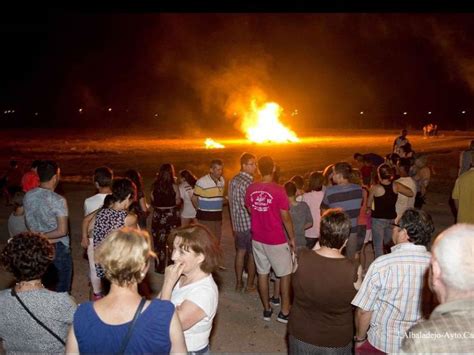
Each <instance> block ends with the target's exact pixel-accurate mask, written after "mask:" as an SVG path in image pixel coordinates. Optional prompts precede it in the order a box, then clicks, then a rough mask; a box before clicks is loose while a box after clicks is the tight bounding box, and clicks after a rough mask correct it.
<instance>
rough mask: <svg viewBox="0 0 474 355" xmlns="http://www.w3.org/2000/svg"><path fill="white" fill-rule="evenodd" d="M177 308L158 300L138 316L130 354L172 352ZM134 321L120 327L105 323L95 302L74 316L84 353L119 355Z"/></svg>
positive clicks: (80, 348) (86, 305) (119, 325)
mask: <svg viewBox="0 0 474 355" xmlns="http://www.w3.org/2000/svg"><path fill="white" fill-rule="evenodd" d="M173 313H174V305H173V304H172V303H171V302H170V301H162V300H158V299H154V300H153V301H151V303H150V304H149V306H148V307H147V308H146V309H145V310H143V311H142V313H141V314H140V315H139V316H138V319H137V322H136V324H135V327H134V329H133V333H132V336H131V337H130V341H129V342H128V345H127V347H126V352H127V353H134V354H143V353H154V354H168V353H169V352H170V350H171V340H170V324H171V318H172V317H173ZM130 323H131V321H130V322H127V323H124V324H118V325H110V324H106V323H104V322H103V321H102V320H101V319H100V318H99V316H98V315H97V313H96V312H95V310H94V307H93V303H92V302H86V303H83V304H81V305H80V306H79V307H78V309H77V311H76V313H75V314H74V321H73V325H74V333H75V335H76V339H77V343H78V345H79V352H80V353H118V352H119V350H120V347H121V346H122V341H123V339H124V338H125V336H126V335H127V332H128V327H129V326H130Z"/></svg>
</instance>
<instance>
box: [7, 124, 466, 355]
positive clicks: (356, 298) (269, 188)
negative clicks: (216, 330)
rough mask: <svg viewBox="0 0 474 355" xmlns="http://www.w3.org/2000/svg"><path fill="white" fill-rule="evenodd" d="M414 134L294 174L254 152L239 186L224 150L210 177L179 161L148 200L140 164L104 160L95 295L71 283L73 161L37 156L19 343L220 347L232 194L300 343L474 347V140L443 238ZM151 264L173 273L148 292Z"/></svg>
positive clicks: (92, 218)
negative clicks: (227, 171)
mask: <svg viewBox="0 0 474 355" xmlns="http://www.w3.org/2000/svg"><path fill="white" fill-rule="evenodd" d="M407 135H408V132H407V131H406V130H403V131H402V133H401V135H400V136H399V137H397V138H396V139H395V141H394V144H393V149H392V151H391V152H389V153H388V154H387V155H386V156H385V157H382V156H380V155H378V154H375V153H365V154H361V153H356V154H354V162H353V163H352V164H351V163H350V162H337V163H335V164H331V165H329V166H328V167H326V168H325V169H324V170H323V171H313V172H309V173H308V174H307V175H305V176H300V175H295V176H293V177H292V178H291V179H290V180H289V181H280V179H281V177H280V174H279V171H278V167H277V166H276V164H275V162H274V160H273V159H272V157H270V156H261V157H259V158H258V159H257V157H256V156H255V155H253V154H251V153H243V154H242V155H241V157H240V171H239V172H238V173H237V174H236V175H235V176H234V177H232V179H231V180H230V181H229V183H228V186H226V181H225V179H224V177H223V169H224V163H223V161H222V160H219V159H214V160H212V161H211V162H210V165H209V172H208V173H207V174H205V175H204V176H202V177H200V178H196V177H195V175H194V174H193V173H192V172H191V171H189V170H182V171H180V172H179V174H178V177H177V176H176V173H175V169H174V166H173V165H172V164H171V163H166V164H162V165H161V167H160V169H159V171H158V173H157V175H156V179H155V181H154V182H153V184H152V187H151V195H150V196H149V199H148V196H145V193H144V186H143V181H142V178H141V175H140V173H139V172H138V171H136V170H128V171H127V172H126V173H125V174H124V175H123V177H114V173H113V171H112V170H111V169H110V168H108V167H99V168H97V169H96V170H95V171H94V174H93V183H94V185H95V188H96V189H97V193H96V194H95V195H93V196H91V197H89V198H87V199H86V200H85V201H84V218H83V222H82V228H81V231H82V240H81V245H82V247H83V248H85V249H86V250H87V255H88V262H89V280H90V287H91V301H90V302H85V303H83V304H81V305H79V306H77V305H76V303H75V301H74V299H72V298H71V297H70V296H69V294H70V291H71V277H72V258H71V249H70V238H69V234H70V233H69V224H68V215H69V212H68V205H67V201H66V199H65V198H64V197H63V196H61V195H59V194H58V193H56V192H55V189H56V187H57V185H58V182H59V180H60V169H59V166H58V164H57V163H56V162H54V161H50V160H44V161H35V162H34V163H33V164H32V169H31V170H30V171H28V172H27V173H26V174H24V175H19V174H16V175H18V176H17V177H16V178H15V181H14V183H13V184H12V185H11V186H10V192H12V196H11V199H9V200H8V203H13V208H14V211H13V212H12V214H11V215H10V218H9V222H8V228H9V233H10V237H11V238H10V240H9V242H8V243H7V245H6V247H5V248H4V250H3V251H2V252H1V254H0V261H1V263H2V264H3V265H4V266H5V268H6V270H8V271H9V272H11V273H12V274H13V275H14V277H15V279H16V284H14V285H12V287H11V288H9V289H7V290H3V291H0V306H1V307H0V338H1V339H2V340H3V347H4V349H5V350H6V351H11V352H63V351H64V350H65V351H66V352H67V353H77V352H89V353H91V352H92V353H96V352H114V353H123V352H133V353H145V352H152V353H154V352H158V353H170V352H171V353H184V352H190V353H195V354H206V353H209V352H210V351H211V349H210V343H209V338H210V334H211V330H212V326H213V320H214V317H215V315H216V312H217V308H218V303H219V288H218V286H217V284H216V277H217V273H218V272H219V270H222V269H225V268H224V267H223V266H222V265H223V263H222V257H223V255H222V250H221V247H220V244H221V238H222V220H223V211H224V208H226V207H227V206H228V208H229V217H230V221H231V226H232V232H233V237H234V241H235V256H234V266H235V267H234V271H235V291H236V292H246V293H254V292H256V291H258V295H259V297H260V300H261V303H262V307H263V310H262V319H263V321H271V320H272V317H273V313H274V311H275V310H278V313H277V314H276V320H277V321H278V322H281V323H285V324H288V325H287V330H288V344H289V347H288V349H289V352H290V353H295V354H298V353H315V354H316V353H324V354H326V353H327V354H329V353H331V354H334V353H337V354H351V353H353V352H355V353H361V354H362V353H397V352H404V351H406V352H413V351H415V352H431V351H434V350H439V349H447V350H446V351H456V352H469V351H471V350H472V348H473V346H474V336H473V334H472V325H473V323H474V317H473V313H472V309H473V307H474V298H473V293H474V278H473V276H472V275H473V273H472V269H473V268H474V265H473V261H472V260H473V259H472V255H470V253H471V254H472V249H473V247H474V244H473V243H474V225H473V224H474V218H473V213H472V211H473V209H472V201H474V198H473V197H474V196H473V194H474V188H473V187H472V186H474V181H471V180H472V179H474V163H473V162H474V159H473V157H474V155H473V154H472V151H474V141H473V142H471V147H470V150H467V151H465V152H462V153H461V158H460V162H461V163H462V166H461V168H462V169H464V170H461V169H460V176H459V178H458V179H457V181H456V184H455V188H454V190H453V195H452V197H453V199H454V201H455V204H456V206H457V207H458V224H456V225H455V226H452V227H450V228H448V229H447V230H445V231H444V232H443V233H442V234H441V235H439V236H438V237H437V238H436V239H435V242H434V244H433V246H432V247H431V252H430V246H431V243H432V240H433V237H434V236H433V233H434V223H433V220H432V218H431V216H430V215H429V214H428V213H426V212H425V211H424V210H423V205H424V203H426V200H425V195H426V191H427V187H428V185H429V180H430V175H431V170H430V168H429V167H428V166H427V159H426V156H425V155H420V154H416V153H415V152H414V151H413V150H412V147H411V144H410V142H409V139H408V138H407ZM469 159H470V160H469ZM15 163H16V162H15ZM11 165H12V169H14V167H13V165H15V164H11ZM16 166H17V164H16ZM257 173H258V174H259V175H260V178H259V179H256V178H255V177H256V176H257ZM12 176H15V174H12ZM226 188H227V194H226ZM147 201H149V202H150V205H149V204H148V202H147ZM147 221H148V222H150V223H147ZM148 225H150V226H151V228H150V233H149V232H148V230H147V226H148ZM371 248H372V249H373V253H374V258H375V259H374V261H373V262H372V263H370V265H369V263H366V262H365V261H364V258H365V254H366V253H365V252H366V251H367V250H368V249H371ZM428 270H429V271H430V272H429V280H427V278H426V275H427V272H428ZM150 271H152V272H153V271H154V272H156V273H158V274H163V284H162V288H161V291H160V292H159V293H158V294H157V295H156V297H151V299H150V297H148V299H147V298H146V297H144V296H143V293H142V292H141V291H140V285H141V284H142V283H143V282H145V281H144V280H145V279H146V275H147V273H149V272H150ZM245 274H246V281H245V277H244V276H245ZM244 281H245V284H244ZM428 281H429V282H428ZM272 283H273V287H271V286H272ZM430 289H431V291H430ZM435 296H436V297H435ZM437 304H438V305H437ZM436 305H437V307H436V308H434V307H435V306H436ZM433 309H434V310H433ZM430 314H431V315H430ZM428 318H429V320H428ZM18 320H20V321H18ZM428 331H431V332H439V333H440V334H441V333H444V332H452V333H456V334H464V337H462V336H460V337H454V336H453V337H445V338H444V339H440V338H437V339H436V341H433V342H429V341H427V340H426V338H425V337H423V336H422V335H420V334H424V333H425V332H428ZM469 331H471V333H470V334H471V336H468V335H467V336H466V334H467V333H469ZM463 332H464V333H463Z"/></svg>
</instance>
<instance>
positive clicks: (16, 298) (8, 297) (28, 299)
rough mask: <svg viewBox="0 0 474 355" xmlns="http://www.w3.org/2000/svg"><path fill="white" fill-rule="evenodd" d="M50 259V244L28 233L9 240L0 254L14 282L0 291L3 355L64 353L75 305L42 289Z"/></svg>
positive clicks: (70, 299)
mask: <svg viewBox="0 0 474 355" xmlns="http://www.w3.org/2000/svg"><path fill="white" fill-rule="evenodd" d="M53 258H54V245H53V244H51V243H50V242H49V241H48V239H47V238H45V237H44V236H42V235H41V234H39V233H32V232H23V233H21V234H18V235H16V236H14V237H13V238H11V239H10V241H9V242H8V244H7V245H6V246H5V248H4V249H3V251H2V252H1V254H0V263H1V264H3V265H4V266H5V268H6V269H7V271H10V272H11V273H12V274H13V275H14V276H15V278H16V281H17V283H16V285H15V286H13V287H12V288H11V289H7V290H3V291H0V338H1V339H3V348H4V349H5V351H6V352H7V353H9V352H22V353H62V352H64V342H65V340H66V335H67V331H68V327H69V325H70V324H71V323H72V319H73V314H74V312H75V310H76V303H75V302H74V301H73V300H72V298H71V296H69V294H68V293H67V292H61V293H57V292H53V291H49V290H47V289H46V288H45V287H44V286H43V284H42V282H41V278H42V277H43V275H44V274H45V272H46V270H47V269H48V267H49V266H50V264H51V263H52V261H53ZM26 309H28V311H29V312H28V311H27V310H26ZM35 318H36V319H35ZM40 322H41V323H40ZM41 324H42V325H41Z"/></svg>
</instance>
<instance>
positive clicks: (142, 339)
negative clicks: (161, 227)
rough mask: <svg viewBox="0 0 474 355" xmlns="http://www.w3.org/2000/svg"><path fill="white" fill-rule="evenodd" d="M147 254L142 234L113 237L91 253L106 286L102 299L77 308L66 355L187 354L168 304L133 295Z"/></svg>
mask: <svg viewBox="0 0 474 355" xmlns="http://www.w3.org/2000/svg"><path fill="white" fill-rule="evenodd" d="M153 257H155V254H154V253H153V251H152V250H151V243H150V236H149V235H148V233H147V232H144V231H139V230H136V229H133V228H122V229H120V230H116V231H113V232H112V233H110V234H109V236H108V237H107V238H106V239H105V240H104V242H103V243H102V244H101V245H100V247H99V248H98V249H97V250H96V253H95V258H96V262H98V263H100V264H101V265H102V267H103V269H104V272H105V277H106V278H107V279H108V280H109V281H110V283H111V288H110V292H109V293H108V294H107V296H105V297H104V298H102V299H100V300H98V301H95V302H94V303H92V302H86V303H83V304H81V305H80V306H79V307H78V309H77V311H76V313H75V314H74V321H73V326H72V327H71V329H70V331H69V335H68V340H67V344H66V352H67V353H78V352H80V353H125V352H127V353H170V352H172V353H174V352H179V353H183V352H186V345H185V343H184V337H183V331H182V329H181V323H180V322H179V319H178V317H177V315H176V312H175V308H174V306H173V304H172V303H171V302H168V301H162V300H159V299H154V300H152V301H146V300H145V298H142V297H141V296H140V295H139V294H138V286H137V285H138V283H139V282H141V281H142V280H143V278H144V277H145V275H146V273H147V271H148V267H149V260H150V258H153Z"/></svg>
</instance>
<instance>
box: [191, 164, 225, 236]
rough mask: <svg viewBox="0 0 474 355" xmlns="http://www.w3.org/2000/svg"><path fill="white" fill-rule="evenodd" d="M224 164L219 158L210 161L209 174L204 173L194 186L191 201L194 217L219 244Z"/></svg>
mask: <svg viewBox="0 0 474 355" xmlns="http://www.w3.org/2000/svg"><path fill="white" fill-rule="evenodd" d="M223 169H224V164H223V163H222V160H220V159H214V160H212V161H211V164H210V169H209V174H206V175H204V176H203V177H201V178H200V179H199V180H198V181H196V185H195V186H194V193H193V197H192V198H191V201H192V203H193V205H194V207H195V208H196V218H197V220H198V222H199V223H201V224H203V225H205V226H206V227H208V228H209V230H210V231H211V232H212V233H213V234H214V235H215V236H216V238H217V240H218V241H219V244H220V242H221V235H222V232H221V231H222V205H223V204H224V187H225V180H224V177H223V176H222V173H223Z"/></svg>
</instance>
